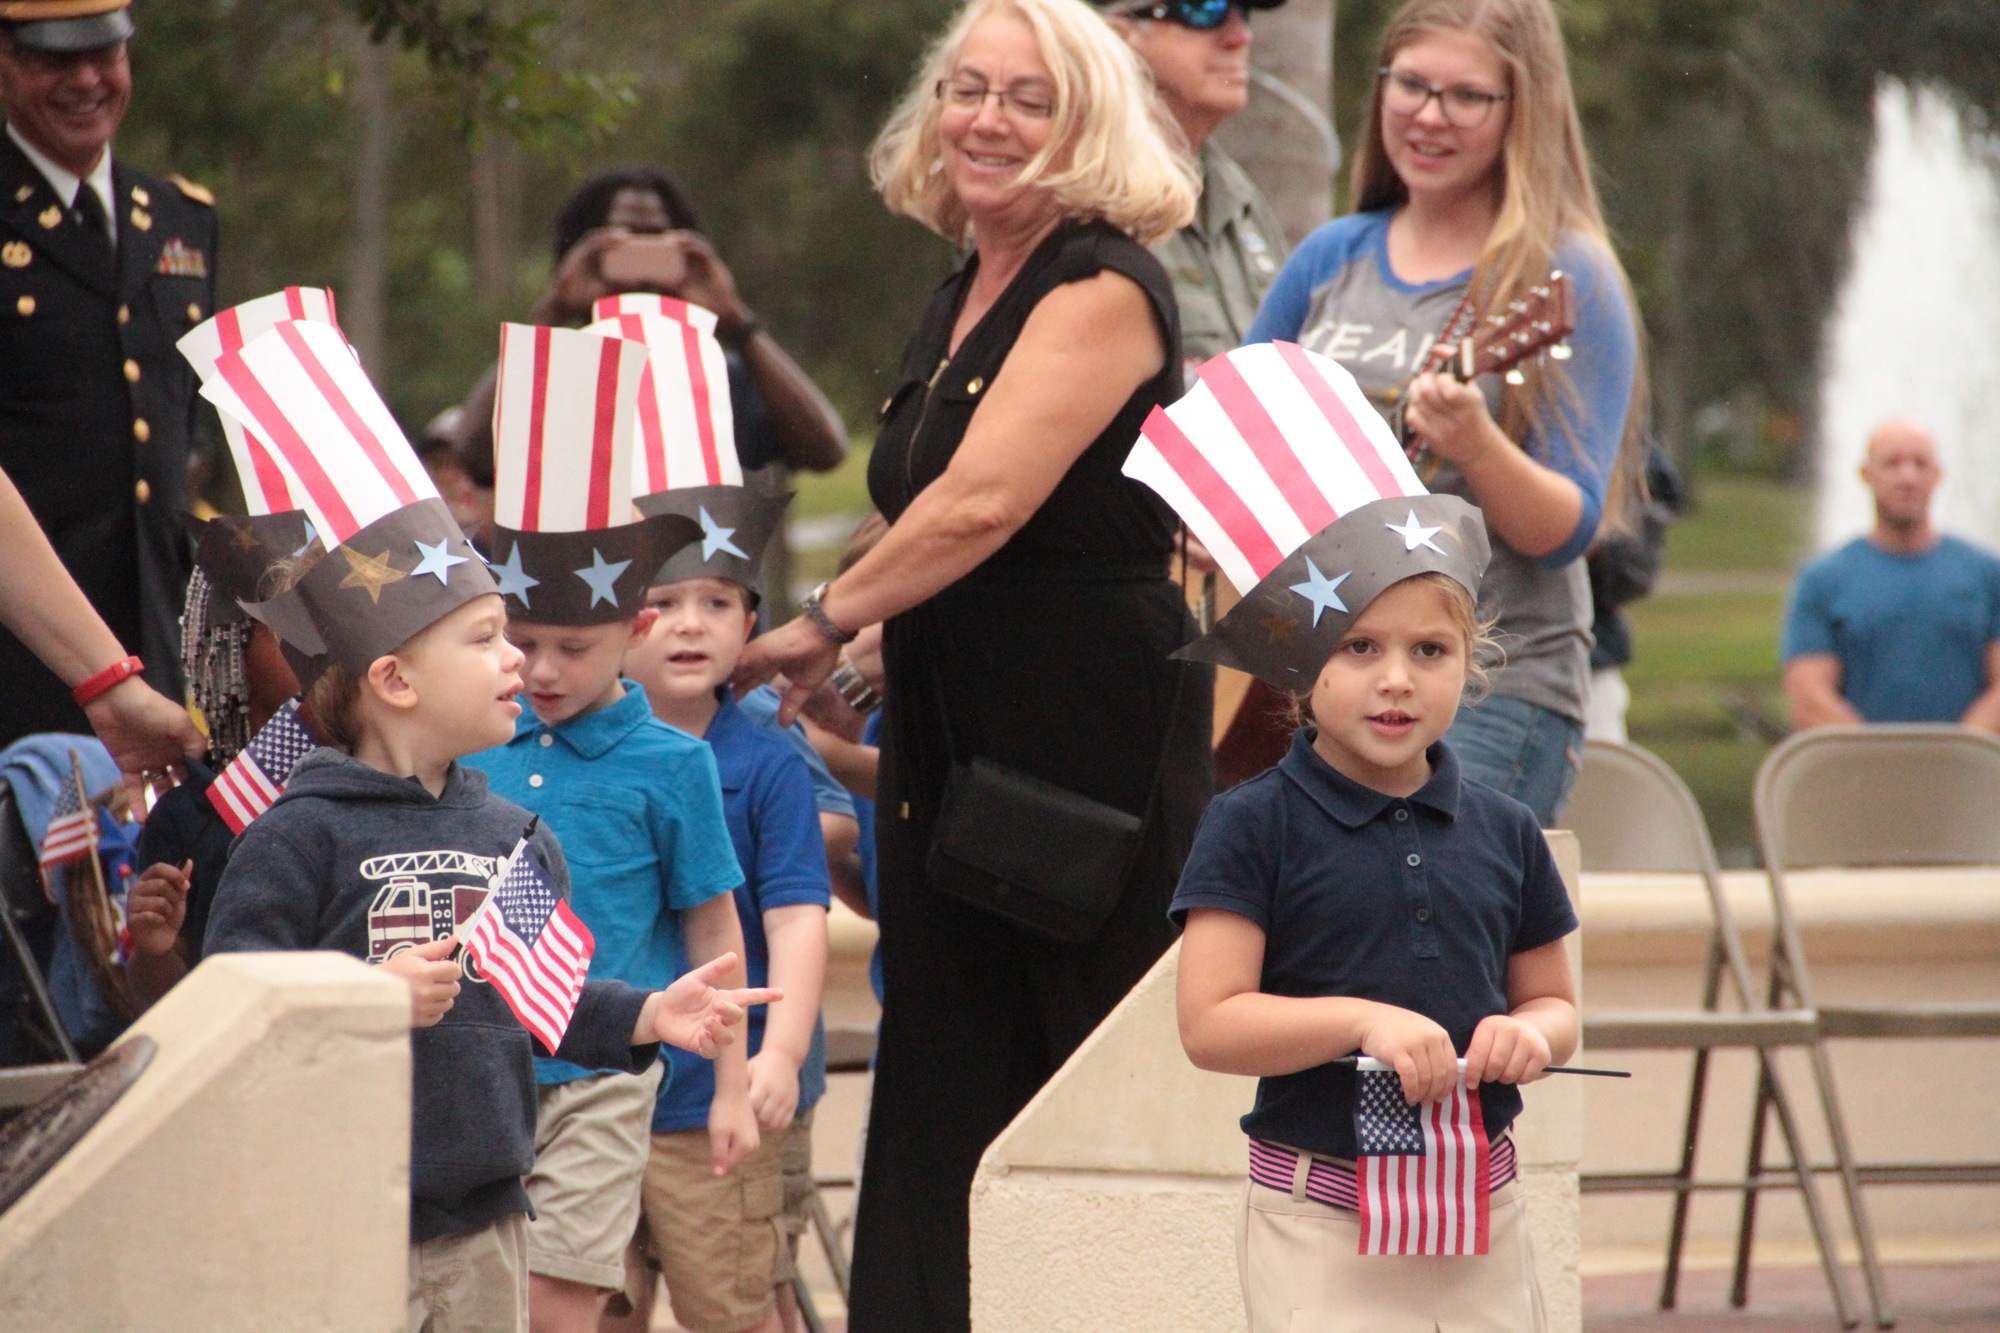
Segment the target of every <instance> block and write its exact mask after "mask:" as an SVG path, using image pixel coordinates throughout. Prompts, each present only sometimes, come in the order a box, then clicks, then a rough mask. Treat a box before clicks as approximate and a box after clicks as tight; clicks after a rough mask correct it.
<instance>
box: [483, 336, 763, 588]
mask: <svg viewBox="0 0 2000 1333" xmlns="http://www.w3.org/2000/svg"><path fill="white" fill-rule="evenodd" d="M652 360H653V358H652V354H651V353H650V352H649V351H648V349H647V345H646V344H645V343H643V342H637V341H631V340H628V339H625V338H622V337H618V336H615V335H611V336H607V335H605V334H600V333H591V332H588V331H579V330H576V329H551V328H540V327H535V326H530V325H525V324H506V325H503V326H502V327H501V330H500V378H499V384H498V388H497V391H496V393H495V395H494V403H493V502H494V503H493V559H492V561H491V562H489V568H490V569H491V570H492V572H493V575H494V577H495V578H497V579H498V580H499V581H500V591H501V592H502V593H503V594H505V596H506V597H507V602H508V610H509V612H510V613H511V614H513V615H516V616H518V617H520V618H522V619H524V620H532V621H537V622H539V623H542V624H551V625H596V624H604V623H607V622H610V621H614V620H622V619H624V618H626V617H628V616H633V615H637V614H638V613H639V611H640V610H642V609H643V608H644V606H645V601H646V588H647V586H648V583H649V580H650V579H651V578H652V575H653V571H654V570H656V569H658V568H659V567H660V563H661V562H662V561H663V560H665V559H666V558H667V557H668V556H670V555H672V554H673V553H674V552H675V551H677V550H679V549H680V548H681V547H683V546H685V545H686V544H687V543H689V542H690V541H692V540H694V538H695V537H696V535H697V532H698V530H697V529H696V527H695V525H694V523H693V522H691V521H689V520H687V519H683V518H677V517H674V516H671V515H662V516H660V517H652V516H648V517H646V518H645V519H643V520H641V521H638V522H635V521H634V516H633V513H632V487H633V475H634V468H635V459H634V450H635V446H636V445H637V438H636V437H637V426H638V423H639V417H640V409H641V405H642V402H643V401H644V397H643V394H642V389H644V388H645V386H644V385H643V383H642V381H644V379H645V377H646V372H647V370H648V368H649V367H650V366H651V364H652ZM731 449H732V451H733V449H734V444H733V442H732V444H731Z"/></svg>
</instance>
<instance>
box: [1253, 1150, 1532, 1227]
mask: <svg viewBox="0 0 2000 1333" xmlns="http://www.w3.org/2000/svg"><path fill="white" fill-rule="evenodd" d="M1301 1177H1303V1178H1304V1179H1303V1187H1302V1184H1301V1179H1300V1178H1301ZM1250 1179H1252V1180H1254V1181H1256V1182H1257V1183H1258V1184H1259V1185H1262V1186H1263V1187H1264V1188H1265V1189H1273V1190H1276V1191H1278V1192H1279V1193H1280V1194H1289V1195H1291V1196H1292V1197H1293V1198H1294V1199H1298V1198H1306V1199H1311V1200H1312V1201H1313V1202H1314V1203H1323V1204H1325V1205H1327V1207H1329V1208H1345V1209H1346V1210H1347V1211H1348V1212H1350V1213H1355V1212H1359V1211H1361V1188H1360V1184H1359V1181H1358V1179H1357V1177H1356V1174H1355V1170H1354V1164H1353V1163H1352V1162H1344V1161H1341V1160H1339V1159H1337V1158H1333V1157H1315V1156H1314V1155H1312V1154H1311V1153H1302V1152H1298V1151H1295V1150H1294V1149H1291V1148H1284V1147H1280V1146H1279V1145H1277V1144H1275V1143H1266V1142H1264V1140H1262V1139H1252V1140H1250ZM1486 1179H1487V1182H1488V1184H1489V1185H1490V1186H1491V1187H1492V1188H1493V1189H1496V1190H1497V1189H1499V1188H1500V1187H1501V1186H1502V1185H1505V1184H1507V1183H1508V1182H1510V1181H1511V1180H1513V1179H1514V1136H1513V1135H1511V1134H1502V1135H1501V1136H1500V1137H1499V1139H1498V1140H1496V1141H1495V1142H1494V1143H1493V1144H1492V1145H1491V1147H1490V1148H1489V1149H1488V1154H1487V1172H1486Z"/></svg>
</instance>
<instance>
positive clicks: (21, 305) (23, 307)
mask: <svg viewBox="0 0 2000 1333" xmlns="http://www.w3.org/2000/svg"><path fill="white" fill-rule="evenodd" d="M14 308H15V309H16V310H18V311H20V312H21V313H22V314H24V315H32V314H34V313H35V298H34V297H32V296H24V297H22V298H21V299H20V300H18V301H16V302H14Z"/></svg>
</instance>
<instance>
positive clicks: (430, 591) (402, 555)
mask: <svg viewBox="0 0 2000 1333" xmlns="http://www.w3.org/2000/svg"><path fill="white" fill-rule="evenodd" d="M420 542H421V543H422V544H423V545H424V546H425V547H428V548H429V549H430V551H433V552H435V553H436V557H435V558H433V557H431V556H429V555H427V553H426V552H425V551H423V550H419V549H418V543H420ZM499 591H500V588H499V585H498V584H496V583H495V582H494V581H493V575H492V574H491V573H489V572H488V571H487V568H486V562H485V561H483V560H481V559H480V558H479V553H478V552H477V551H475V550H474V549H473V547H472V543H471V542H469V541H467V540H466V539H465V534H464V533H462V532H460V531H459V528H458V524H457V522H456V521H454V520H453V518H452V516H451V510H449V509H448V508H446V507H445V503H444V501H442V500H439V499H435V498H432V499H425V500H419V501H417V502H416V503H415V504H411V505H405V506H404V507H403V508H401V509H398V510H395V511H394V512H393V513H389V514H385V515H383V516H382V517H381V518H378V519H376V520H375V521H374V522H373V523H370V524H369V525H368V526H367V527H365V528H363V529H361V530H360V531H359V532H357V533H355V534H354V535H353V536H352V537H349V538H348V539H347V540H346V541H344V542H342V543H341V544H340V545H338V546H336V547H334V548H333V550H331V551H329V552H328V553H327V554H326V556H325V557H324V558H323V559H321V560H320V562H319V563H318V564H316V565H314V566H313V567H312V569H311V570H309V571H308V572H307V573H306V575H305V577H303V578H301V579H300V580H299V581H298V582H297V583H295V584H294V585H293V586H292V587H291V588H289V589H288V590H286V591H285V592H282V593H279V594H278V595H277V596H275V597H273V598H271V599H269V600H268V601H265V602H262V603H259V604H257V605H256V606H254V607H250V606H246V607H245V608H244V609H245V610H248V611H250V612H251V613H252V614H253V615H255V616H256V617H257V618H258V619H259V620H262V621H263V622H264V623H265V624H267V625H269V626H270V627H271V628H272V629H273V630H274V631H276V632H277V635H278V637H279V639H280V640H281V641H282V642H283V643H285V644H286V645H288V646H289V647H290V648H292V649H293V650H294V653H295V654H302V655H303V656H304V657H305V658H306V659H314V660H316V659H322V658H324V659H330V660H332V661H336V662H339V663H340V664H341V665H342V666H344V667H346V668H347V669H348V670H349V671H352V672H354V673H355V674H356V675H361V674H363V673H365V672H366V671H367V670H368V666H369V664H370V663H371V662H373V661H374V660H375V659H376V658H378V657H381V656H384V655H385V654H388V653H392V652H394V651H396V649H397V648H399V647H401V646H402V645H403V644H405V643H408V642H409V641H410V640H411V639H413V638H415V637H416V636H417V635H418V634H421V633H422V632H423V631H424V630H427V629H429V628H430V627H431V626H432V625H434V624H436V623H437V622H438V621H439V620H442V619H443V618H444V617H445V616H448V615H450V614H451V613H452V612H453V611H456V610H457V609H458V608H459V607H461V606H464V605H465V604H466V603H467V602H470V601H472V600H473V599H475V598H478V597H484V596H486V595H487V594H488V593H497V592H499ZM288 656H292V657H293V665H294V667H297V666H298V664H299V659H298V657H297V656H293V655H291V654H288ZM314 674H317V673H316V672H315V673H314ZM301 681H302V682H303V681H304V675H303V673H302V674H301Z"/></svg>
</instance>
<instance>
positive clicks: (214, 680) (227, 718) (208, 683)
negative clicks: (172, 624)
mask: <svg viewBox="0 0 2000 1333" xmlns="http://www.w3.org/2000/svg"><path fill="white" fill-rule="evenodd" d="M220 600H221V595H220V594H219V593H217V592H216V591H215V589H214V588H213V587H212V586H210V584H209V581H208V575H207V574H206V573H204V572H203V571H202V570H201V569H200V568H199V567H197V568H196V569H195V571H194V575H193V577H191V578H190V579H189V580H188V590H187V606H186V609H185V610H184V611H183V612H182V613H181V662H182V664H183V665H184V666H185V668H186V670H187V681H188V693H189V694H190V695H191V696H192V697H193V702H194V706H195V707H196V708H197V709H199V710H200V712H201V716H202V718H203V719H204V720H205V721H206V722H207V724H208V762H209V764H210V766H211V767H213V768H215V769H217V770H218V771H219V770H220V769H221V768H222V767H223V766H224V765H226V764H228V763H229V761H230V760H232V759H234V758H235V757H236V755H237V752H238V751H240V750H242V748H243V747H244V746H246V745H248V744H249V743H250V673H249V668H248V659H249V655H250V636H251V634H252V633H253V632H255V630H256V628H257V622H256V621H254V620H237V621H234V622H229V623H220V624H218V623H217V622H216V620H215V609H216V604H217V603H218V602H219V601H220Z"/></svg>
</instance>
